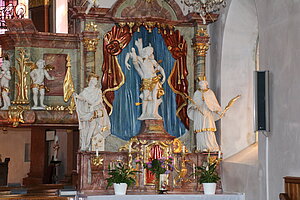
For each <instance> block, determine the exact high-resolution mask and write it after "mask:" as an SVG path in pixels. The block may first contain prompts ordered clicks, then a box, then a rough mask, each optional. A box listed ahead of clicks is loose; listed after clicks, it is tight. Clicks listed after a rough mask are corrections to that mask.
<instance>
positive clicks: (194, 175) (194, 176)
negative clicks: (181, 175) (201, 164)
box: [193, 163, 196, 178]
mask: <svg viewBox="0 0 300 200" xmlns="http://www.w3.org/2000/svg"><path fill="white" fill-rule="evenodd" d="M195 167H196V166H195V164H194V163H193V178H196V174H195V173H196V169H195Z"/></svg>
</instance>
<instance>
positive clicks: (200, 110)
mask: <svg viewBox="0 0 300 200" xmlns="http://www.w3.org/2000/svg"><path fill="white" fill-rule="evenodd" d="M199 86H200V88H199V89H198V90H197V91H196V92H195V93H194V97H193V100H192V103H191V104H189V106H188V116H189V118H190V119H191V120H193V121H194V133H195V134H196V146H197V150H198V151H210V152H214V151H219V145H218V143H217V141H216V137H215V133H214V132H215V131H216V130H217V129H216V125H215V121H217V120H219V119H220V118H221V115H222V108H221V106H220V104H219V103H218V100H217V98H216V96H215V94H214V92H213V91H212V90H211V89H209V88H208V82H207V81H200V82H199Z"/></svg>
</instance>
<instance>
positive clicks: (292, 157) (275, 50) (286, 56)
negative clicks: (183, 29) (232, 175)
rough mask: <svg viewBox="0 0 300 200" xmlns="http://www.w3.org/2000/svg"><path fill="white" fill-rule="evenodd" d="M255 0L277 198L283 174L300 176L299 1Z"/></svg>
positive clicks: (271, 182) (270, 162) (272, 193)
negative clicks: (267, 79) (267, 84)
mask: <svg viewBox="0 0 300 200" xmlns="http://www.w3.org/2000/svg"><path fill="white" fill-rule="evenodd" d="M255 1H256V4H257V9H258V22H259V35H260V65H261V69H265V70H270V76H271V77H270V78H271V80H270V99H271V102H270V107H271V134H270V137H269V145H268V148H269V152H268V153H269V159H268V165H269V169H268V170H269V171H268V173H269V178H268V181H269V185H268V186H269V199H270V200H271V199H278V194H279V193H280V192H283V191H284V186H283V177H284V176H298V177H300V168H299V166H300V154H299V144H300V132H299V130H300V120H299V113H300V101H299V98H300V79H299V74H300V67H299V63H300V56H299V55H300V48H299V47H300V1H298V0H290V1H282V0H273V1H265V0H255ZM260 141H261V143H262V144H265V143H266V138H265V137H263V136H260ZM263 167H264V168H265V167H266V166H263ZM266 199H267V198H266ZM267 200H268V199H267Z"/></svg>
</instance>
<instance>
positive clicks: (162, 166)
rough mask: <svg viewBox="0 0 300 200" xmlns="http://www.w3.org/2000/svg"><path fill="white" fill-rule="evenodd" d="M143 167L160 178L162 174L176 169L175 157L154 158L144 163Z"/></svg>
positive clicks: (138, 161)
mask: <svg viewBox="0 0 300 200" xmlns="http://www.w3.org/2000/svg"><path fill="white" fill-rule="evenodd" d="M136 162H137V163H141V161H140V160H136ZM143 167H144V168H145V169H148V170H149V171H150V172H151V173H152V174H154V175H155V177H156V179H159V175H160V174H169V173H170V172H171V171H173V170H174V166H173V158H172V157H171V156H169V157H168V158H165V157H162V158H158V159H153V160H151V161H150V162H146V163H143Z"/></svg>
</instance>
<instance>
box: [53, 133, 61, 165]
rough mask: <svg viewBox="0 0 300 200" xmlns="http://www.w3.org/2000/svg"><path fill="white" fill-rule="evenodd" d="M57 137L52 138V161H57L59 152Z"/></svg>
mask: <svg viewBox="0 0 300 200" xmlns="http://www.w3.org/2000/svg"><path fill="white" fill-rule="evenodd" d="M59 148H60V147H59V142H58V136H57V135H55V136H54V145H53V161H58V150H59Z"/></svg>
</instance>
